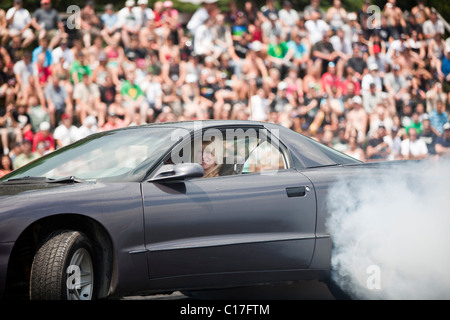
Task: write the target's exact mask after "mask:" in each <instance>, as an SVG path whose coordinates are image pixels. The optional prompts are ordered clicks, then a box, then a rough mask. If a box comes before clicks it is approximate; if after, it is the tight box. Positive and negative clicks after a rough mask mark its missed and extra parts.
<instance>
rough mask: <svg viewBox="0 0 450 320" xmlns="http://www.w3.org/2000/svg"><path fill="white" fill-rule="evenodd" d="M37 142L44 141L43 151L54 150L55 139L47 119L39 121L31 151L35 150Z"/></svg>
mask: <svg viewBox="0 0 450 320" xmlns="http://www.w3.org/2000/svg"><path fill="white" fill-rule="evenodd" d="M39 142H44V147H45V151H47V152H51V151H54V150H55V139H54V138H53V133H52V132H51V127H50V123H48V122H47V121H44V122H41V124H40V125H39V131H38V132H37V133H36V134H35V135H34V137H33V146H32V150H31V151H32V152H35V151H36V147H37V145H38V143H39Z"/></svg>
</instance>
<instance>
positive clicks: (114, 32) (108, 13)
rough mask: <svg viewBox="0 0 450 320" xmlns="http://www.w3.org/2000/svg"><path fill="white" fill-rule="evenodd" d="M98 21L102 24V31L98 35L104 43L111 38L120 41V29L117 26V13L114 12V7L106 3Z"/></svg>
mask: <svg viewBox="0 0 450 320" xmlns="http://www.w3.org/2000/svg"><path fill="white" fill-rule="evenodd" d="M100 20H101V21H102V23H103V29H102V30H101V31H100V34H101V36H102V37H103V38H106V39H105V42H107V43H109V42H110V41H108V40H109V39H111V38H115V39H116V40H117V41H118V40H120V27H119V24H118V21H119V20H118V18H117V13H115V12H114V5H113V4H112V3H108V4H107V5H105V12H104V13H103V14H102V15H101V16H100Z"/></svg>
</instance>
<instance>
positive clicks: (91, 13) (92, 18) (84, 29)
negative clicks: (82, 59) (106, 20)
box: [80, 0, 102, 48]
mask: <svg viewBox="0 0 450 320" xmlns="http://www.w3.org/2000/svg"><path fill="white" fill-rule="evenodd" d="M80 26H81V28H80V31H81V36H82V39H83V43H84V46H85V47H86V48H89V47H90V46H91V44H92V38H95V37H98V36H100V31H101V29H102V25H101V20H100V19H99V18H98V17H97V15H96V14H95V8H94V2H93V1H91V0H88V1H87V2H86V4H85V6H84V7H83V9H81V11H80Z"/></svg>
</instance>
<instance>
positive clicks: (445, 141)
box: [435, 122, 450, 157]
mask: <svg viewBox="0 0 450 320" xmlns="http://www.w3.org/2000/svg"><path fill="white" fill-rule="evenodd" d="M442 129H443V131H444V132H443V134H442V136H440V137H438V138H437V139H436V145H435V149H436V153H437V154H438V155H439V156H441V157H449V156H450V123H449V122H447V123H445V124H444V126H443V127H442Z"/></svg>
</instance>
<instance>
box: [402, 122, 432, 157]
mask: <svg viewBox="0 0 450 320" xmlns="http://www.w3.org/2000/svg"><path fill="white" fill-rule="evenodd" d="M408 135H409V138H408V139H405V140H403V141H402V144H401V157H402V159H403V160H418V159H425V158H426V157H427V156H428V148H427V145H426V144H425V142H424V141H423V140H421V139H417V131H416V129H415V128H409V130H408Z"/></svg>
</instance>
